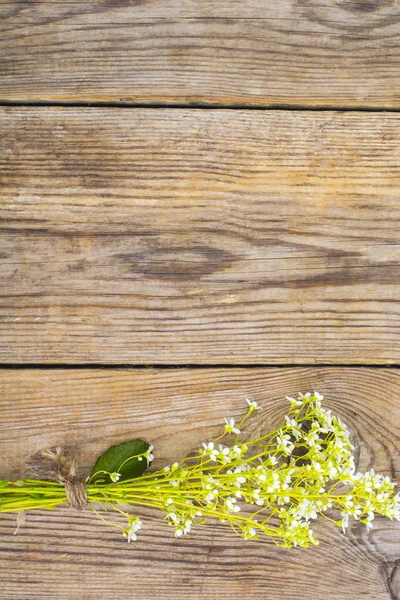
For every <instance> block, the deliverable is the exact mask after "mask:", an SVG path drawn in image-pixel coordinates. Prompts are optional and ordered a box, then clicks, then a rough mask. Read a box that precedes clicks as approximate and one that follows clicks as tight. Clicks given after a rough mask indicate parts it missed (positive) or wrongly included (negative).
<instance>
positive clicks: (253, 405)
mask: <svg viewBox="0 0 400 600" xmlns="http://www.w3.org/2000/svg"><path fill="white" fill-rule="evenodd" d="M246 402H247V404H248V405H249V410H250V412H253V410H259V409H260V408H261V406H258V404H257V402H254V400H249V399H248V398H246Z"/></svg>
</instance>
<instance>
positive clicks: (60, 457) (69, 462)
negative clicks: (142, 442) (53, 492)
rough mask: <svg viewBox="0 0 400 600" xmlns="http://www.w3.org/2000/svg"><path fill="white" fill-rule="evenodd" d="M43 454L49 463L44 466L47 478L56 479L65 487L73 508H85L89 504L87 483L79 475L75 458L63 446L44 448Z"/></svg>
mask: <svg viewBox="0 0 400 600" xmlns="http://www.w3.org/2000/svg"><path fill="white" fill-rule="evenodd" d="M41 454H42V457H43V458H44V459H45V463H47V464H46V465H45V466H44V465H43V466H42V468H43V470H45V471H46V478H47V479H53V480H56V481H58V482H59V483H61V485H63V486H64V487H65V494H66V496H67V500H68V504H69V505H70V507H71V508H75V509H76V510H84V508H85V507H86V505H87V491H86V484H85V482H84V481H83V480H82V479H81V478H80V477H78V476H77V466H76V460H75V458H74V457H73V456H71V455H69V454H68V453H67V451H66V450H65V449H63V448H61V447H58V448H55V449H54V450H51V449H47V450H43V451H42V452H41Z"/></svg>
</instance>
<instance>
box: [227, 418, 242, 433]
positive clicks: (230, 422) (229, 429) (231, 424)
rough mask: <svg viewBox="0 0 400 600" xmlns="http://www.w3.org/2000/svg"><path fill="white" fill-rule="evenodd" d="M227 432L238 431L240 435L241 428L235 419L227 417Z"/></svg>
mask: <svg viewBox="0 0 400 600" xmlns="http://www.w3.org/2000/svg"><path fill="white" fill-rule="evenodd" d="M225 423H226V425H225V433H236V435H239V433H240V429H238V428H237V427H235V419H225Z"/></svg>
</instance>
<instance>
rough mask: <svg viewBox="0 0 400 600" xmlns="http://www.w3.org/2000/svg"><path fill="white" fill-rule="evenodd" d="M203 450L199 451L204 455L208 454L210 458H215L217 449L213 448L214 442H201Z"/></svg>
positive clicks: (217, 452)
mask: <svg viewBox="0 0 400 600" xmlns="http://www.w3.org/2000/svg"><path fill="white" fill-rule="evenodd" d="M203 448H204V450H203V451H200V452H201V453H202V454H203V455H204V456H209V457H210V459H211V460H215V461H216V460H217V457H218V454H219V451H218V450H217V449H216V448H214V442H208V444H204V442H203Z"/></svg>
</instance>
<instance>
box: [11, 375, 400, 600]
mask: <svg viewBox="0 0 400 600" xmlns="http://www.w3.org/2000/svg"><path fill="white" fill-rule="evenodd" d="M1 383H2V390H3V392H2V396H1V399H0V407H1V410H0V412H1V414H2V419H1V423H0V456H1V463H0V465H1V467H0V475H1V476H7V477H19V476H20V472H21V468H22V465H23V463H24V461H25V460H26V459H27V457H28V456H29V455H30V454H31V453H34V452H36V451H37V450H39V449H41V448H42V447H44V446H47V445H54V444H65V443H71V442H72V443H73V444H74V445H75V447H76V451H77V455H78V457H79V460H80V462H81V465H82V467H83V471H84V472H88V470H90V468H91V465H92V464H93V462H94V460H95V457H96V456H97V454H98V453H100V452H101V451H103V450H104V449H105V448H106V447H108V445H110V444H113V443H118V442H121V441H123V440H126V439H128V438H130V437H132V436H135V435H139V436H142V437H144V438H147V439H148V440H151V441H152V442H154V444H155V452H156V456H157V466H162V465H163V464H165V463H166V462H170V461H173V460H175V459H179V458H182V457H183V456H185V455H186V453H187V452H189V451H190V450H192V449H193V448H195V447H197V446H198V445H200V444H201V442H202V441H205V440H207V439H209V438H210V437H213V436H215V435H216V434H217V433H218V432H219V431H220V426H221V423H222V422H223V417H225V416H235V417H238V416H239V415H240V414H242V410H243V404H244V398H245V397H248V398H251V399H252V400H256V401H257V402H258V403H259V404H261V405H262V406H263V407H264V408H263V410H262V411H260V412H259V413H257V417H259V418H260V419H261V421H262V422H263V426H264V427H265V429H266V430H267V429H269V428H270V427H272V426H276V425H277V424H278V423H279V422H280V420H281V418H282V416H283V414H284V412H285V409H286V406H287V402H286V401H285V400H284V396H285V394H295V393H296V392H297V391H298V390H299V389H301V390H302V391H306V390H313V389H318V390H320V391H321V392H322V393H324V394H325V404H326V406H327V407H330V408H332V409H333V410H334V411H335V412H336V413H338V414H339V415H340V416H341V417H342V418H343V420H344V421H345V422H346V423H347V424H348V425H349V427H350V429H351V432H352V435H353V437H354V440H355V441H356V444H357V455H358V457H359V458H358V466H359V468H360V469H366V468H370V467H372V466H374V467H375V468H376V469H377V470H379V471H381V472H383V473H385V474H389V475H390V476H391V477H392V478H394V479H396V478H398V477H399V474H400V461H399V455H400V453H399V450H400V445H399V439H400V437H399V433H400V431H399V429H400V404H399V397H400V371H398V370H390V369H379V370H378V369H339V368H324V369H313V368H297V369H201V370H199V369H194V370H193V369H192V370H191V369H177V370H152V369H142V370H111V369H107V370H100V369H97V370H90V369H87V370H68V371H62V370H40V371H36V370H35V371H30V370H24V371H8V370H3V371H1ZM250 429H251V427H250ZM144 519H145V521H146V523H145V526H144V528H143V530H142V532H141V536H140V541H139V542H138V543H137V545H136V544H135V545H133V544H130V545H129V546H128V545H127V544H126V542H124V541H123V540H122V539H121V538H120V537H119V534H118V533H116V532H115V531H114V530H112V529H108V528H107V527H106V526H105V525H104V524H103V523H101V522H100V521H99V520H98V519H97V518H96V517H95V516H93V515H91V514H90V513H85V514H79V513H74V512H72V511H70V510H67V509H66V510H61V509H60V510H56V511H55V512H52V513H45V512H36V513H30V514H29V515H28V520H27V524H26V525H25V526H24V527H23V528H22V530H21V531H20V533H19V535H17V536H13V535H12V532H13V531H14V529H15V518H14V517H12V516H9V515H7V516H6V515H1V518H0V531H1V537H0V557H1V560H0V565H1V567H0V580H1V584H2V590H3V591H2V597H3V598H7V600H9V599H10V600H11V599H19V600H25V599H26V598H27V597H30V598H31V597H35V598H36V597H40V598H55V597H56V598H57V599H60V600H63V599H67V598H68V600H74V599H75V598H76V599H78V598H82V597H83V598H85V599H87V600H92V599H93V600H101V599H103V598H107V599H111V600H112V599H117V598H118V599H119V598H121V597H124V596H127V597H132V594H134V596H135V597H142V596H143V597H145V598H146V599H149V600H152V599H154V600H158V599H160V598H163V599H164V598H166V599H171V600H175V599H177V600H180V599H182V598H186V597H190V598H194V599H195V600H203V599H205V598H207V599H211V600H214V599H215V600H219V599H221V600H222V598H226V597H227V596H228V595H229V597H230V598H232V600H235V599H237V600H239V599H242V598H243V597H245V598H248V599H250V600H256V598H257V599H258V598H260V597H262V598H263V599H264V600H275V599H276V598H281V599H282V600H309V599H310V598H311V597H312V598H314V599H315V600H325V598H326V597H329V598H330V599H332V600H336V599H337V600H355V599H357V600H358V599H361V598H362V599H363V600H393V599H394V598H397V597H398V593H399V588H398V584H399V580H400V578H399V567H398V565H399V558H400V542H399V532H400V527H399V526H400V524H399V523H396V522H395V523H392V522H390V521H387V520H385V519H382V518H377V519H376V521H375V522H374V524H375V527H374V529H372V531H370V532H369V533H367V531H366V529H365V527H364V526H357V524H353V526H352V527H351V529H350V533H349V535H346V536H344V535H343V534H341V532H340V531H339V530H338V529H337V528H336V527H334V526H331V524H329V523H328V524H327V523H324V524H322V525H320V526H319V527H318V535H319V538H320V545H319V546H318V547H317V548H313V549H308V550H283V549H277V548H276V547H275V546H273V545H272V544H269V543H268V542H267V541H258V542H247V543H246V542H243V540H240V539H239V538H236V537H235V536H234V535H233V534H232V533H231V532H230V530H228V529H227V528H225V527H224V526H222V525H220V526H212V525H211V524H210V525H209V526H207V527H199V528H198V529H197V530H194V531H193V533H192V535H190V536H188V537H187V538H185V539H184V540H182V539H179V540H176V539H174V537H173V535H172V533H171V530H170V529H169V528H168V527H167V526H166V525H165V524H164V523H163V522H162V520H161V521H160V520H159V519H158V518H157V515H156V514H155V513H150V514H147V515H145V517H144Z"/></svg>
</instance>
